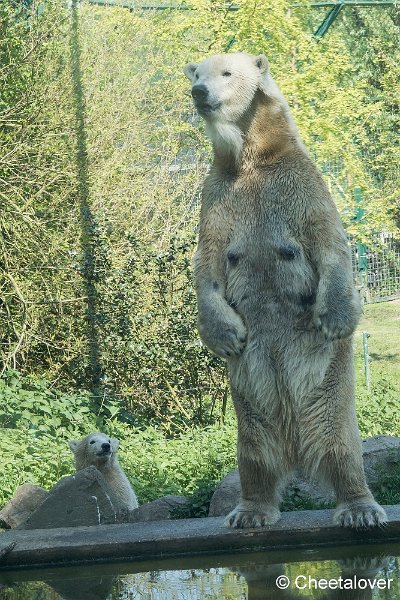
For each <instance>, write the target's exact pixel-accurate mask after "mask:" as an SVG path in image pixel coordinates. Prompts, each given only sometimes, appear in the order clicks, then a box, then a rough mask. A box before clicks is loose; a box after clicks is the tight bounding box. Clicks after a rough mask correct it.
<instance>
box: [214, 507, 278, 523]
mask: <svg viewBox="0 0 400 600" xmlns="http://www.w3.org/2000/svg"><path fill="white" fill-rule="evenodd" d="M280 517H281V513H280V511H279V509H278V508H276V507H275V506H268V505H266V506H257V507H255V508H254V509H253V510H251V509H249V508H241V507H240V504H239V505H238V506H237V507H236V508H234V509H233V511H232V512H230V513H229V515H228V516H227V517H226V518H225V521H224V525H225V527H232V528H233V529H248V528H251V527H264V526H265V525H273V524H274V523H276V522H277V521H279V519H280Z"/></svg>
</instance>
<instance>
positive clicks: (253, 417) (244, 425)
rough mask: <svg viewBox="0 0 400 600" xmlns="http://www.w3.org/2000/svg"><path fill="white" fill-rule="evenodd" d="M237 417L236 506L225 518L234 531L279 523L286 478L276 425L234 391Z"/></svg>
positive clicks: (227, 524) (226, 523)
mask: <svg viewBox="0 0 400 600" xmlns="http://www.w3.org/2000/svg"><path fill="white" fill-rule="evenodd" d="M233 399H234V403H235V408H236V414H237V417H238V465H239V473H240V484H241V498H240V501H239V504H238V505H237V506H236V507H235V508H234V509H233V511H232V512H231V513H229V515H228V516H227V517H226V519H225V526H227V527H233V528H247V527H262V526H264V525H271V524H273V523H276V521H278V520H279V518H280V516H281V513H280V510H279V504H280V488H281V485H282V481H283V479H285V477H286V475H287V469H285V467H284V464H285V463H284V460H283V456H282V444H280V443H279V442H278V439H277V429H276V426H275V427H273V426H272V424H271V423H266V422H265V419H264V418H263V416H262V415H260V414H259V413H258V411H255V410H254V408H253V407H252V405H251V404H250V403H249V402H248V401H246V400H245V399H244V398H243V397H240V398H239V397H238V395H237V394H235V393H234V392H233Z"/></svg>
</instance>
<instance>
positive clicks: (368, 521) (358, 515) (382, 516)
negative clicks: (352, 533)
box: [333, 501, 387, 529]
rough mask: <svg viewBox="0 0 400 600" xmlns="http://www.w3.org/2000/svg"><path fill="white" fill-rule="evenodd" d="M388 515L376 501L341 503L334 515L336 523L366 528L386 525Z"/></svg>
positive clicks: (343, 525)
mask: <svg viewBox="0 0 400 600" xmlns="http://www.w3.org/2000/svg"><path fill="white" fill-rule="evenodd" d="M386 521H387V516H386V513H385V511H384V510H383V508H382V507H381V506H379V504H377V503H376V502H373V501H370V502H357V501H355V502H349V503H344V504H340V505H339V506H338V508H337V509H336V511H335V514H334V515H333V522H334V524H335V525H340V526H342V527H354V528H355V529H364V528H366V527H381V526H382V525H385V523H386Z"/></svg>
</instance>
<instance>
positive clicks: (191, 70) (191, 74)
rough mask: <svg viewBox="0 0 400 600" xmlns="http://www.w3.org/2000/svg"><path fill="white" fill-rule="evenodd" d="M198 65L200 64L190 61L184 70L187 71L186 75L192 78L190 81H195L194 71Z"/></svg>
mask: <svg viewBox="0 0 400 600" xmlns="http://www.w3.org/2000/svg"><path fill="white" fill-rule="evenodd" d="M198 66H199V65H198V63H189V64H188V65H186V67H184V69H183V72H184V73H185V75H186V77H187V78H188V79H190V81H192V82H193V81H194V72H195V70H196V69H197V67H198Z"/></svg>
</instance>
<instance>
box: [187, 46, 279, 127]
mask: <svg viewBox="0 0 400 600" xmlns="http://www.w3.org/2000/svg"><path fill="white" fill-rule="evenodd" d="M184 72H185V75H186V76H187V77H188V79H190V81H191V82H192V97H193V101H194V104H195V106H196V109H197V111H198V112H199V114H200V115H201V116H202V117H203V118H204V119H205V120H206V121H208V122H213V121H216V120H219V121H221V120H222V121H225V122H229V123H236V122H238V121H239V120H240V118H241V117H242V116H243V115H244V113H245V112H246V111H247V109H248V108H249V106H250V104H251V101H252V100H253V97H254V94H255V92H256V90H257V89H258V88H259V89H264V88H265V86H266V83H267V76H268V61H267V59H266V57H265V56H264V55H263V54H260V56H250V55H249V54H244V53H236V54H216V55H214V56H209V57H208V58H206V59H205V60H204V61H203V62H201V63H190V64H188V65H186V67H185V68H184Z"/></svg>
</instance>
